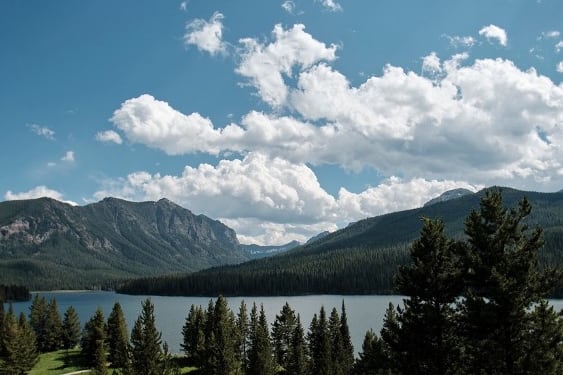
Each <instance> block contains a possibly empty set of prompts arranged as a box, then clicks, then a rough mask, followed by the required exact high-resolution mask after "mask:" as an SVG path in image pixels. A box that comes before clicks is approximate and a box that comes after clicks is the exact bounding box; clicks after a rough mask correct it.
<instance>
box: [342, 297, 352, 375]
mask: <svg viewBox="0 0 563 375" xmlns="http://www.w3.org/2000/svg"><path fill="white" fill-rule="evenodd" d="M340 336H341V338H342V353H341V359H340V362H341V364H342V368H343V369H344V373H345V374H351V373H352V368H353V367H354V346H353V345H352V338H351V337H350V328H349V327H348V316H347V314H346V306H345V305H344V300H342V310H341V314H340Z"/></svg>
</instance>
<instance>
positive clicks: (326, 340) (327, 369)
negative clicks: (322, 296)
mask: <svg viewBox="0 0 563 375" xmlns="http://www.w3.org/2000/svg"><path fill="white" fill-rule="evenodd" d="M307 339H308V342H309V353H310V356H311V361H310V371H311V372H312V373H313V374H318V375H330V374H331V368H332V354H331V342H330V335H329V331H328V322H327V319H326V312H325V308H324V306H321V310H320V312H319V316H318V318H317V314H315V315H314V316H313V319H312V320H311V325H310V328H309V333H308V334H307Z"/></svg>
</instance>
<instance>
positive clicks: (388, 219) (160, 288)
mask: <svg viewBox="0 0 563 375" xmlns="http://www.w3.org/2000/svg"><path fill="white" fill-rule="evenodd" d="M502 191H503V197H504V203H505V206H507V207H515V206H516V205H517V203H518V201H519V200H520V199H521V198H522V197H524V196H526V197H527V198H528V199H529V200H530V202H531V203H532V206H533V210H532V214H531V215H530V217H529V218H528V224H530V225H531V226H535V225H540V226H541V227H543V229H544V238H545V246H544V249H543V251H542V253H541V254H540V255H541V261H542V262H543V263H549V264H554V265H559V266H562V265H563V192H559V193H536V192H524V191H518V190H514V189H510V188H503V189H502ZM484 193H485V190H483V191H480V192H479V193H476V194H471V195H465V196H462V197H460V198H458V199H453V200H447V201H443V202H437V203H435V204H432V205H429V206H426V207H422V208H417V209H413V210H407V211H401V212H395V213H391V214H387V215H382V216H377V217H373V218H369V219H365V220H361V221H359V222H357V223H354V224H351V225H349V226H348V227H346V228H344V229H341V230H339V231H336V232H334V233H330V234H327V235H326V236H324V237H323V238H321V239H318V240H317V241H314V242H312V243H309V244H305V245H303V246H300V247H297V248H295V249H293V250H290V251H288V252H286V253H284V254H281V255H278V256H274V257H271V258H267V259H260V260H255V261H251V262H247V263H243V264H240V265H236V266H224V267H216V268H212V269H209V270H204V271H200V272H196V273H193V274H189V275H184V276H179V275H178V276H168V277H164V278H150V279H141V280H137V281H134V282H131V283H129V284H127V285H124V286H122V288H121V289H120V290H121V291H122V292H127V293H151V294H173V295H207V296H208V295H216V294H219V293H221V294H225V295H236V294H238V295H252V294H255V295H268V294H270V295H272V294H308V293H333V294H334V293H341V294H362V293H388V292H391V290H392V279H393V275H394V273H395V271H396V269H397V267H398V266H399V265H401V264H405V263H406V262H408V259H409V258H408V247H409V244H410V243H411V242H412V240H414V239H415V238H417V237H418V236H419V231H420V228H421V218H422V217H430V218H442V219H443V220H444V222H445V225H446V231H447V232H448V234H449V235H450V236H454V237H457V238H462V237H463V236H464V234H463V228H464V221H465V218H466V217H467V215H468V214H469V213H470V212H471V210H472V209H477V208H478V207H479V201H480V198H481V197H482V196H483V194H484Z"/></svg>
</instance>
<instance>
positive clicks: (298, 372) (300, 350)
mask: <svg viewBox="0 0 563 375" xmlns="http://www.w3.org/2000/svg"><path fill="white" fill-rule="evenodd" d="M308 368H309V361H308V357H307V342H306V341H305V333H304V331H303V325H302V324H301V318H300V316H299V314H297V320H296V323H295V328H294V330H293V333H292V335H291V345H290V347H289V353H288V361H287V368H286V371H285V373H286V374H288V375H306V374H307V373H308V372H307V371H308Z"/></svg>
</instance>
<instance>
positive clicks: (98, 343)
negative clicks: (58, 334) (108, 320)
mask: <svg viewBox="0 0 563 375" xmlns="http://www.w3.org/2000/svg"><path fill="white" fill-rule="evenodd" d="M105 340H106V326H105V318H104V313H103V312H102V310H101V309H100V308H98V309H97V310H96V312H95V313H94V315H93V316H92V317H91V318H90V319H89V320H88V321H87V322H86V324H85V325H84V331H83V332H82V339H81V340H80V346H81V353H82V357H83V358H84V362H85V363H86V364H87V365H88V366H90V367H92V368H97V369H99V368H101V365H102V364H103V366H104V367H105V365H106V347H105ZM100 371H101V370H100Z"/></svg>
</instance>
